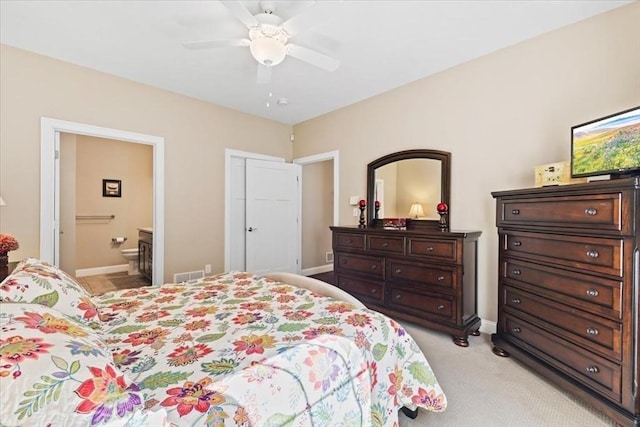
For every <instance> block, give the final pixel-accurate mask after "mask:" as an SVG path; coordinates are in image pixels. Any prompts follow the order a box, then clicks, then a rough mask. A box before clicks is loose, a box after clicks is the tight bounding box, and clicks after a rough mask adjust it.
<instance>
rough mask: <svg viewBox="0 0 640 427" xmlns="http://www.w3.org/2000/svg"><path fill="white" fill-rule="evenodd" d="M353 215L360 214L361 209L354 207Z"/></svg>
mask: <svg viewBox="0 0 640 427" xmlns="http://www.w3.org/2000/svg"><path fill="white" fill-rule="evenodd" d="M353 216H360V209H358V208H353Z"/></svg>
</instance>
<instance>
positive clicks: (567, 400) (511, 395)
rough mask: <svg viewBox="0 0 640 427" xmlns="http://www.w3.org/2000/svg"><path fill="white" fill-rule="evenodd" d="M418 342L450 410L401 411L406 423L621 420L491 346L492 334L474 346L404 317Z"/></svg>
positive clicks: (552, 426) (600, 426) (592, 426)
mask: <svg viewBox="0 0 640 427" xmlns="http://www.w3.org/2000/svg"><path fill="white" fill-rule="evenodd" d="M401 323H402V324H403V326H405V328H406V329H407V330H408V331H409V333H410V334H411V336H412V337H413V338H414V339H415V341H416V342H417V343H418V345H419V346H420V348H421V349H422V351H423V352H424V354H425V355H426V356H427V360H428V361H429V364H430V365H431V367H432V369H433V371H434V372H435V374H436V377H437V378H438V382H439V383H440V385H441V386H442V388H443V390H444V392H445V394H446V396H447V399H448V407H447V409H446V411H445V412H442V413H434V412H427V411H425V410H420V411H419V414H418V417H417V418H416V419H414V420H411V419H410V418H407V417H406V416H405V415H404V414H402V413H401V414H400V427H418V426H438V427H471V426H474V427H478V426H482V427H484V426H487V427H488V426H513V427H543V426H548V427H556V426H557V427H604V426H607V427H611V426H616V425H617V424H616V423H615V422H614V421H613V420H612V419H610V418H609V417H607V416H605V415H604V414H602V413H601V412H599V411H596V410H595V409H593V408H590V407H588V406H587V405H586V404H585V403H584V402H583V401H582V400H580V399H578V398H575V397H573V396H572V395H570V394H568V393H565V392H563V391H561V390H560V389H559V388H558V387H556V386H554V385H553V384H552V383H550V382H548V381H547V380H545V379H544V378H542V377H541V376H539V375H538V374H536V373H535V372H533V371H531V370H529V369H528V368H526V367H525V366H524V365H522V364H520V363H519V362H517V361H516V360H515V359H513V358H511V357H508V358H504V357H499V356H496V355H495V354H493V352H492V351H491V349H492V347H493V346H492V344H491V339H490V336H489V335H487V334H481V336H479V337H473V336H472V337H469V344H470V345H469V347H467V348H463V347H458V346H457V345H455V344H453V342H452V341H451V337H450V336H449V335H446V334H441V333H438V332H433V331H429V330H426V329H424V328H421V327H418V326H415V325H412V324H410V323H406V322H401Z"/></svg>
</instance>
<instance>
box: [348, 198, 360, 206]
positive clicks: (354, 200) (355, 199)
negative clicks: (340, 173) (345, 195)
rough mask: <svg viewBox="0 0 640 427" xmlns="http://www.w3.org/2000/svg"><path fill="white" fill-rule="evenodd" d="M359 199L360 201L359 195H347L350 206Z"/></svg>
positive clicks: (355, 203) (354, 204)
mask: <svg viewBox="0 0 640 427" xmlns="http://www.w3.org/2000/svg"><path fill="white" fill-rule="evenodd" d="M359 201H360V196H350V197H349V204H350V205H351V206H356V205H357V204H358V202H359Z"/></svg>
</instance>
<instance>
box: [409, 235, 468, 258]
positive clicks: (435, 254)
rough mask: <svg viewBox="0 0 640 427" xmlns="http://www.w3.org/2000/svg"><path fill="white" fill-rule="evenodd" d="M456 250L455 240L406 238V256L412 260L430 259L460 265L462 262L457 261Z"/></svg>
mask: <svg viewBox="0 0 640 427" xmlns="http://www.w3.org/2000/svg"><path fill="white" fill-rule="evenodd" d="M458 250H459V248H458V245H457V241H456V240H448V239H425V238H416V237H408V238H407V255H408V256H409V257H412V258H413V257H420V258H430V259H433V260H440V261H449V262H456V263H459V264H461V263H462V260H461V259H459V256H458V255H459V254H458Z"/></svg>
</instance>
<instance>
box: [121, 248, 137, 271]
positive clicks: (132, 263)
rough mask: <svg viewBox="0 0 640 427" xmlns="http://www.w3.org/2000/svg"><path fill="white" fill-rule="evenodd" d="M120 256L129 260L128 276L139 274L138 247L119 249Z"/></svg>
mask: <svg viewBox="0 0 640 427" xmlns="http://www.w3.org/2000/svg"><path fill="white" fill-rule="evenodd" d="M120 252H121V253H122V256H123V257H124V259H126V260H127V261H129V270H128V274H129V276H135V275H136V274H140V272H139V271H138V248H135V249H120Z"/></svg>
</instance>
